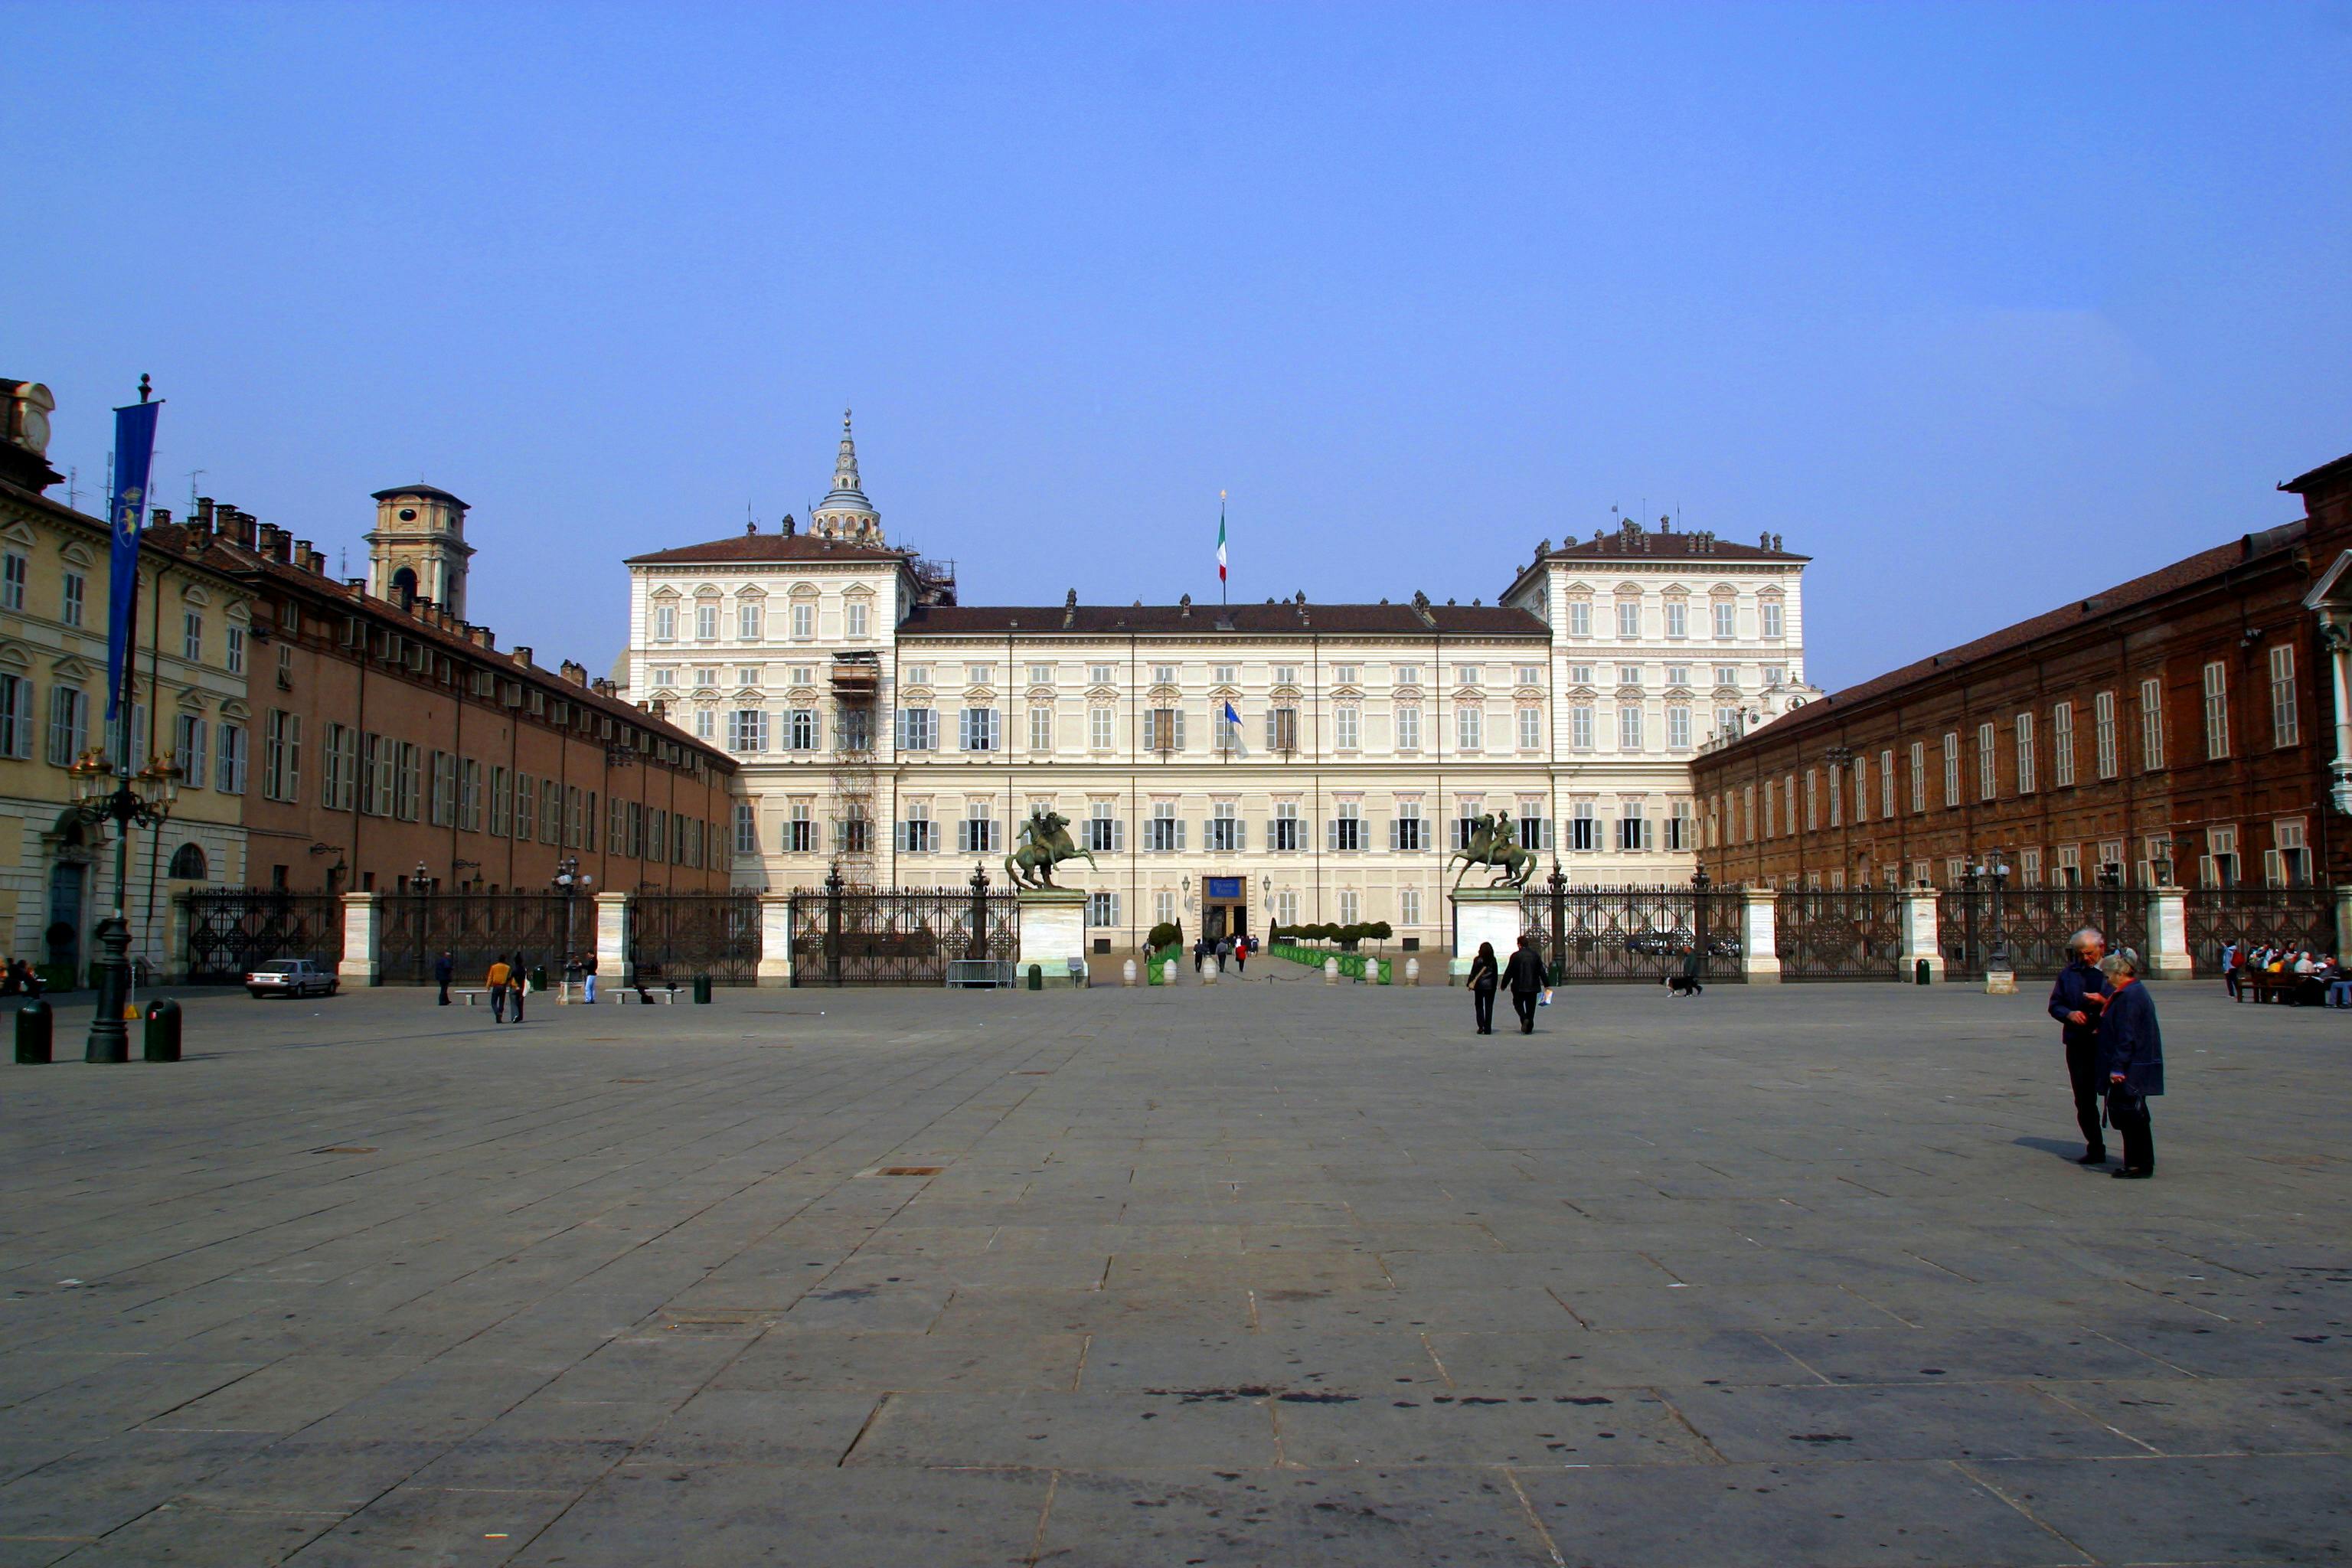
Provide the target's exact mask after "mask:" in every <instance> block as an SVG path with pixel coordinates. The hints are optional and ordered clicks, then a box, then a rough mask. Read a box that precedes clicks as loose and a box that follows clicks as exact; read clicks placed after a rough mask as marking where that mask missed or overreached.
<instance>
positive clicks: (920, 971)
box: [791, 874, 1021, 985]
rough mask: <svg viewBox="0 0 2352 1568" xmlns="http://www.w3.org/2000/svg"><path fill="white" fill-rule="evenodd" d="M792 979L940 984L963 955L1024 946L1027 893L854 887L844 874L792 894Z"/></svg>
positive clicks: (979, 883)
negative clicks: (1022, 897)
mask: <svg viewBox="0 0 2352 1568" xmlns="http://www.w3.org/2000/svg"><path fill="white" fill-rule="evenodd" d="M791 919H792V931H793V984H794V985H942V984H946V983H947V976H948V964H949V963H950V961H951V960H955V959H960V958H998V959H1005V960H1008V961H1009V960H1011V959H1013V958H1016V957H1018V956H1019V955H1020V952H1021V900H1020V898H1019V896H1018V895H1017V894H1014V893H1011V892H1003V893H992V892H990V891H989V890H988V879H987V878H986V877H985V876H980V877H975V878H973V879H972V881H971V885H970V886H968V887H964V888H899V889H888V890H883V889H851V888H850V887H848V886H847V885H846V884H845V883H844V882H843V881H842V879H841V878H840V876H839V875H838V874H835V876H832V877H829V878H827V879H825V884H824V887H823V888H816V889H801V890H800V891H798V892H796V893H794V894H793V900H792V914H791Z"/></svg>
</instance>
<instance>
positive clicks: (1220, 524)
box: [1217, 490, 1225, 607]
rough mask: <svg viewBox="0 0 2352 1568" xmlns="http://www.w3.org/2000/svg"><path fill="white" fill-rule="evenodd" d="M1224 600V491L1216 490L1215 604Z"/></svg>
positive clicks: (1221, 604) (1219, 603) (1222, 603)
mask: <svg viewBox="0 0 2352 1568" xmlns="http://www.w3.org/2000/svg"><path fill="white" fill-rule="evenodd" d="M1224 602H1225V492H1224V491H1223V490H1219V491H1218V492H1217V604H1218V605H1219V606H1220V607H1222V606H1223V605H1224Z"/></svg>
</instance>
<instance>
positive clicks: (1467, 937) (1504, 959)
mask: <svg viewBox="0 0 2352 1568" xmlns="http://www.w3.org/2000/svg"><path fill="white" fill-rule="evenodd" d="M1452 897H1453V900H1454V963H1453V966H1452V970H1451V973H1453V975H1454V978H1455V979H1457V980H1458V979H1460V978H1461V977H1462V976H1463V975H1465V974H1467V973H1470V961H1471V960H1472V959H1474V958H1475V957H1477V956H1478V944H1479V943H1480V942H1492V943H1494V944H1495V963H1496V964H1497V965H1501V964H1506V963H1510V962H1511V951H1512V949H1514V948H1516V947H1517V946H1518V945H1519V932H1520V931H1521V930H1523V929H1524V928H1523V927H1522V926H1521V925H1520V923H1519V889H1517V888H1456V889H1454V892H1453V894H1452Z"/></svg>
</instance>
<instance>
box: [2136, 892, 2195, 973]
mask: <svg viewBox="0 0 2352 1568" xmlns="http://www.w3.org/2000/svg"><path fill="white" fill-rule="evenodd" d="M2195 972H2196V960H2195V958H2194V957H2193V956H2192V955H2191V954H2190V953H2189V894H2188V891H2187V890H2186V889H2181V888H2150V889H2148V891H2147V973H2148V978H2149V979H2151V980H2187V979H2188V978H2189V976H2190V975H2191V974H2193V973H2195Z"/></svg>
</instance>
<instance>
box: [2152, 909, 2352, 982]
mask: <svg viewBox="0 0 2352 1568" xmlns="http://www.w3.org/2000/svg"><path fill="white" fill-rule="evenodd" d="M2187 902H2188V908H2187V910H2185V911H2184V912H2185V914H2186V917H2187V921H2188V926H2189V930H2188V933H2187V934H2188V938H2189V958H2190V959H2191V960H2192V961H2193V962H2194V963H2195V964H2196V966H2197V972H2198V973H2200V974H2219V973H2221V950H2222V949H2223V948H2225V947H2227V946H2229V945H2230V943H2231V942H2237V943H2238V944H2239V945H2240V946H2242V947H2284V948H2286V949H2289V950H2291V951H2293V952H2336V953H2340V952H2343V948H2342V947H2341V945H2339V944H2340V943H2341V942H2343V940H2344V939H2343V937H2342V936H2341V935H2340V934H2338V932H2337V931H2336V895H2335V893H2334V892H2333V891H2332V890H2331V889H2326V888H2191V889H2189V896H2188V900H2187Z"/></svg>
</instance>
